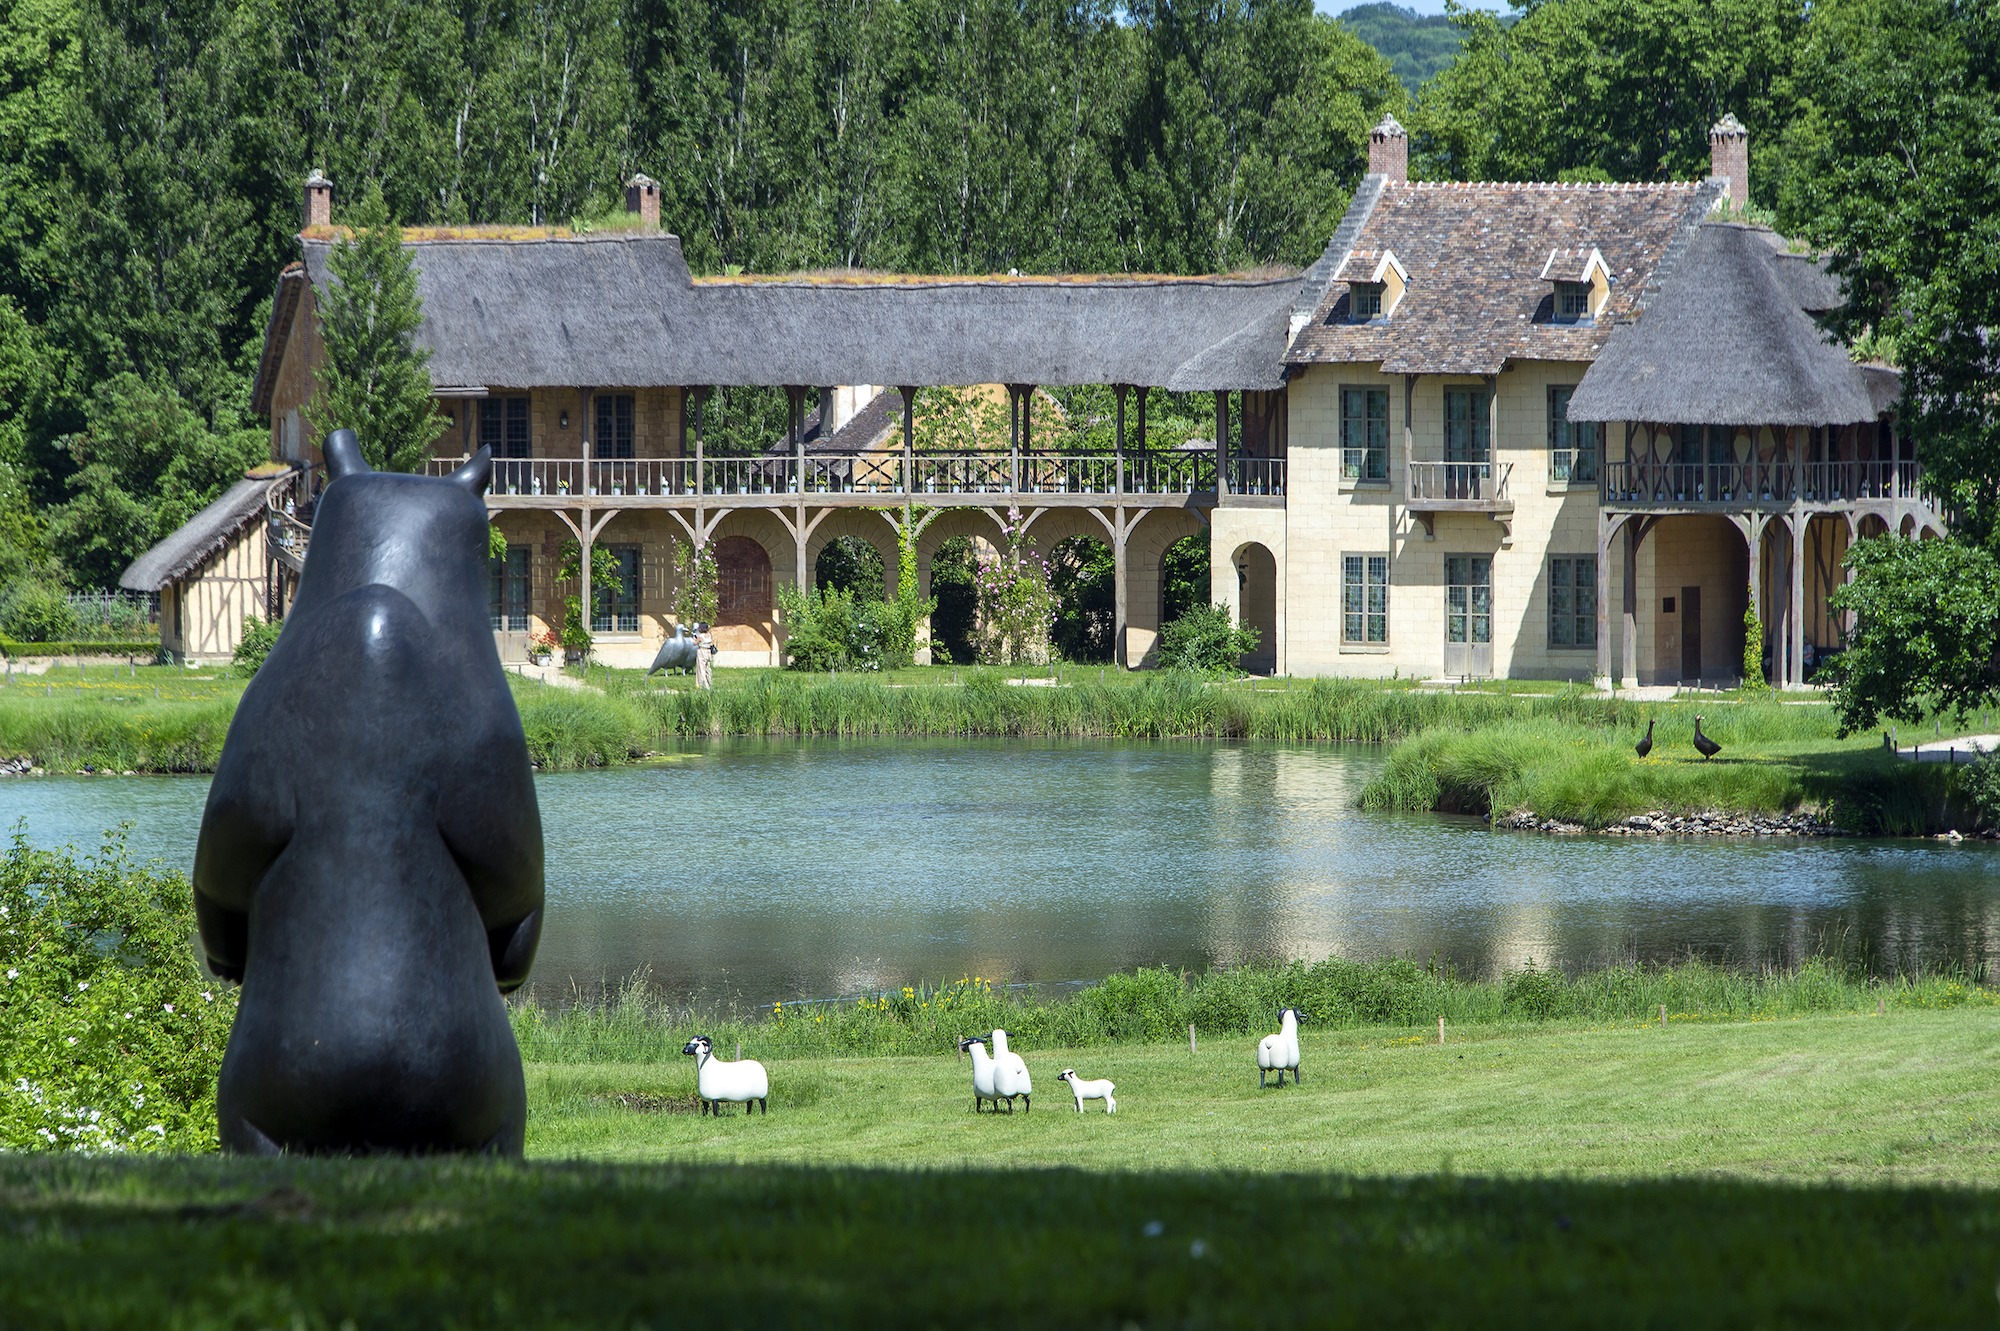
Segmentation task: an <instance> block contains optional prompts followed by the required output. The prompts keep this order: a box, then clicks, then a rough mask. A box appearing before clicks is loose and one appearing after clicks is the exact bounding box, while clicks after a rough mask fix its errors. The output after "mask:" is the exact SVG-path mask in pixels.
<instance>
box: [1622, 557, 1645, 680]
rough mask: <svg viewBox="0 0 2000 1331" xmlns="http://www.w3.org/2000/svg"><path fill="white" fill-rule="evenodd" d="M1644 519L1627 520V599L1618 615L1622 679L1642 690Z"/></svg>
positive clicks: (1624, 598) (1625, 590)
mask: <svg viewBox="0 0 2000 1331" xmlns="http://www.w3.org/2000/svg"><path fill="white" fill-rule="evenodd" d="M1643 521H1644V519H1642V518H1637V517H1628V518H1626V519H1625V577H1624V597H1623V603H1622V605H1621V607H1620V609H1621V614H1620V616H1619V637H1620V639H1621V640H1620V642H1619V644H1618V648H1619V650H1618V655H1619V679H1620V682H1621V683H1622V684H1623V685H1624V686H1625V687H1626V688H1628V689H1635V688H1637V687H1639V542H1640V541H1641V540H1642V539H1644V537H1645V531H1644V529H1643V528H1642V527H1641V526H1640V523H1641V522H1643Z"/></svg>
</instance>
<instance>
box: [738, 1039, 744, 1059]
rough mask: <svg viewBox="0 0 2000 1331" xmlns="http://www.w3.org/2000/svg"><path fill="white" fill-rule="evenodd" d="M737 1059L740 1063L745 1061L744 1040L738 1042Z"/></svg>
mask: <svg viewBox="0 0 2000 1331" xmlns="http://www.w3.org/2000/svg"><path fill="white" fill-rule="evenodd" d="M736 1061H737V1062H738V1063H741V1062H742V1061H743V1042H742V1041H741V1040H738V1041H737V1042H736Z"/></svg>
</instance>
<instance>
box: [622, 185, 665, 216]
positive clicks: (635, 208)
mask: <svg viewBox="0 0 2000 1331" xmlns="http://www.w3.org/2000/svg"><path fill="white" fill-rule="evenodd" d="M625 211H626V212H628V213H637V214H638V215H639V220H640V221H641V222H643V223H645V224H646V225H647V226H653V227H656V226H658V225H659V224H660V184H659V182H658V181H656V180H654V179H653V178H652V177H650V176H647V175H644V174H638V175H634V176H633V177H632V178H631V179H630V180H628V181H626V182H625Z"/></svg>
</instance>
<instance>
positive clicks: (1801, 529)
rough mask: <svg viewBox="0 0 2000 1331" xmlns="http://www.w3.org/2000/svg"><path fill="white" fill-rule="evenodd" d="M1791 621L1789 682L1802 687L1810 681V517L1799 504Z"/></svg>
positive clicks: (1794, 525) (1796, 508) (1795, 521)
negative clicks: (1808, 640) (1808, 671)
mask: <svg viewBox="0 0 2000 1331" xmlns="http://www.w3.org/2000/svg"><path fill="white" fill-rule="evenodd" d="M1791 575H1792V576H1791V584H1792V587H1791V595H1790V596H1789V597H1788V598H1787V599H1788V600H1789V601H1790V602H1791V606H1790V612H1791V622H1790V623H1789V624H1788V625H1787V628H1788V629H1789V632H1788V634H1787V635H1786V636H1787V638H1788V639H1789V644H1790V647H1791V656H1792V660H1791V669H1790V670H1789V672H1788V673H1787V680H1786V682H1787V683H1788V684H1789V685H1791V686H1792V687H1795V688H1796V687H1802V686H1803V685H1804V684H1805V682H1806V515H1805V510H1804V509H1803V508H1802V507H1800V506H1797V505H1794V506H1793V509H1792V567H1791Z"/></svg>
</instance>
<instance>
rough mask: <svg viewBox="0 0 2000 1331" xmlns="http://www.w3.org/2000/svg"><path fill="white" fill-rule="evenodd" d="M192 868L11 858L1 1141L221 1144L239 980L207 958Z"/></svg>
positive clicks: (0, 1009)
mask: <svg viewBox="0 0 2000 1331" xmlns="http://www.w3.org/2000/svg"><path fill="white" fill-rule="evenodd" d="M193 936H194V906H193V898H192V896H191V895H190V892H189V889H188V884H187V880H186V879H184V878H182V877H180V876H179V875H178V874H171V873H158V872H155V871H153V870H152V869H150V868H141V867H136V866H134V865H132V864H131V863H130V862H129V860H128V859H127V858H126V854H125V845H124V834H123V833H122V832H117V833H110V834H107V835H106V837H105V841H104V844H103V846H101V847H100V848H99V849H98V850H97V851H96V852H95V853H93V854H89V855H82V856H80V855H78V854H77V853H76V852H74V851H71V850H62V851H44V850H37V849H35V848H33V847H31V846H30V845H28V843H27V839H26V833H25V831H23V830H19V829H17V830H16V832H15V834H14V840H13V843H12V845H11V846H10V847H9V848H8V850H7V852H6V854H5V856H4V857H0V1149H5V1150H72V1151H98V1152H103V1151H133V1150H160V1149H171V1150H183V1151H185V1150H208V1149H213V1148H214V1145H215V1077H216V1073H217V1071H218V1070H219V1069H220V1067H221V1064H222V1050H223V1046H224V1045H225V1044H226V1043H227V1041H228V1037H229V1024H230V1021H231V1019H232V1017H233V1016H234V1013H235V1008H236V999H235V992H234V990H231V989H225V988H223V987H222V986H220V985H218V984H217V983H216V982H215V981H213V980H211V979H209V978H207V977H206V976H205V975H203V973H202V970H201V967H200V966H199V964H198V963H197V962H196V960H195V954H194V949H193V945H192V942H191V940H192V938H193Z"/></svg>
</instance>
